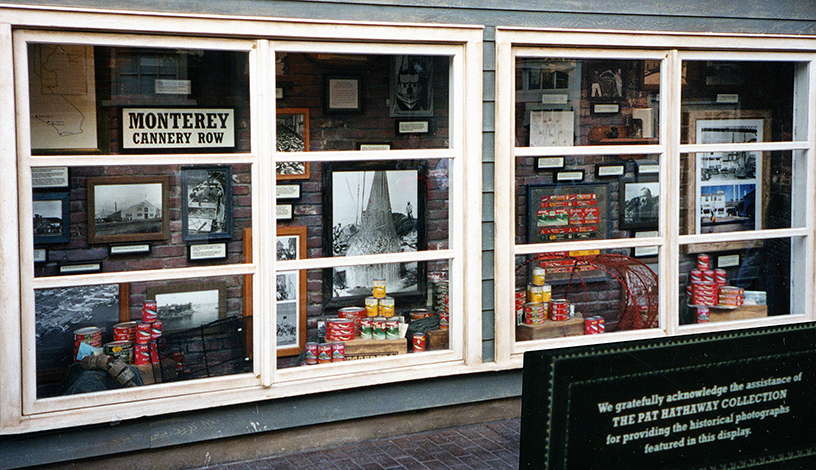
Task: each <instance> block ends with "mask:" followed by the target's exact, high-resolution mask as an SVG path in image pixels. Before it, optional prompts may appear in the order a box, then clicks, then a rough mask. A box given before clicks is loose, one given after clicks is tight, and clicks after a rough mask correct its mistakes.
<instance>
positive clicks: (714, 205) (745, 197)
mask: <svg viewBox="0 0 816 470" xmlns="http://www.w3.org/2000/svg"><path fill="white" fill-rule="evenodd" d="M680 161H681V171H682V174H681V183H682V187H683V188H685V190H684V191H683V192H682V194H681V200H680V204H681V209H680V219H681V221H680V230H681V232H680V233H681V234H704V233H727V232H737V231H745V230H760V229H775V228H790V227H792V226H794V223H793V220H794V219H796V220H802V219H801V214H796V212H797V209H796V208H795V207H793V205H792V204H791V201H792V199H793V193H792V190H793V189H792V188H793V184H792V183H793V181H794V179H795V178H796V175H794V174H793V165H792V159H791V152H778V151H774V152H742V151H741V152H709V153H696V154H682V155H681V160H680ZM772 175H774V176H773V177H772Z"/></svg>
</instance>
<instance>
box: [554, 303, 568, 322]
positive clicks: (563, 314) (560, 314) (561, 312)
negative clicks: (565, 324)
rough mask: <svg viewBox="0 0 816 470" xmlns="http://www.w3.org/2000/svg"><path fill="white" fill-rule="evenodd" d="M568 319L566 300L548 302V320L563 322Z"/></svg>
mask: <svg viewBox="0 0 816 470" xmlns="http://www.w3.org/2000/svg"><path fill="white" fill-rule="evenodd" d="M569 318H570V302H569V300H566V299H555V300H553V301H551V302H550V320H552V321H565V320H569Z"/></svg>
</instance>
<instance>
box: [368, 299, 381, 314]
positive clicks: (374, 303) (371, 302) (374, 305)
mask: <svg viewBox="0 0 816 470" xmlns="http://www.w3.org/2000/svg"><path fill="white" fill-rule="evenodd" d="M365 312H366V315H368V316H369V317H376V316H377V315H379V314H380V299H378V298H376V297H366V298H365Z"/></svg>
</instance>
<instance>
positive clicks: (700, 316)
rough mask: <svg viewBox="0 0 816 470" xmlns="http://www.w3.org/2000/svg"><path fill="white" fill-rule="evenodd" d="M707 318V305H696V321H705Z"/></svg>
mask: <svg viewBox="0 0 816 470" xmlns="http://www.w3.org/2000/svg"><path fill="white" fill-rule="evenodd" d="M708 320H709V310H708V307H697V323H705V322H707V321H708Z"/></svg>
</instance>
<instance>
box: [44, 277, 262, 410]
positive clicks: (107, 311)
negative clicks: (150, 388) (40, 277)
mask: <svg viewBox="0 0 816 470" xmlns="http://www.w3.org/2000/svg"><path fill="white" fill-rule="evenodd" d="M242 282H243V279H242V277H241V276H237V277H220V278H206V279H189V280H181V281H180V280H174V281H166V282H151V283H133V284H107V285H96V286H79V287H64V288H55V289H38V290H36V291H35V293H34V297H35V318H36V329H37V340H36V354H37V358H36V360H37V396H38V398H45V397H51V396H59V395H70V394H77V393H90V392H98V391H105V390H115V389H120V388H123V387H126V386H134V385H135V386H142V385H150V384H154V383H167V382H175V381H179V380H191V379H196V378H204V377H216V376H223V375H230V374H237V373H242V372H248V371H250V370H251V369H252V367H251V362H250V361H249V360H248V354H247V351H246V341H247V337H246V335H247V331H250V330H249V329H248V328H244V317H243V312H244V305H245V304H244V301H243V296H242V290H243V287H242V286H243V284H242ZM147 301H155V302H156V304H155V310H151V309H150V308H149V306H148V308H147V312H145V305H146V303H145V302H147ZM151 312H152V313H151ZM154 317H155V318H154ZM140 325H141V326H140ZM97 353H104V354H106V355H107V356H109V357H111V358H112V359H113V360H114V362H117V363H121V364H123V366H111V365H110V364H108V363H106V362H102V363H96V362H93V361H91V362H90V363H89V362H88V361H89V360H90V359H86V360H85V365H84V366H83V365H82V363H81V362H82V361H80V360H79V359H77V358H78V357H79V358H82V357H84V356H86V355H94V354H97ZM123 367H127V369H129V372H125V375H123V376H121V377H120V374H121V373H122V370H121V369H122V368H123ZM127 374H130V375H127ZM117 377H118V379H117ZM125 379H129V380H125ZM122 382H125V383H122Z"/></svg>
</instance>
